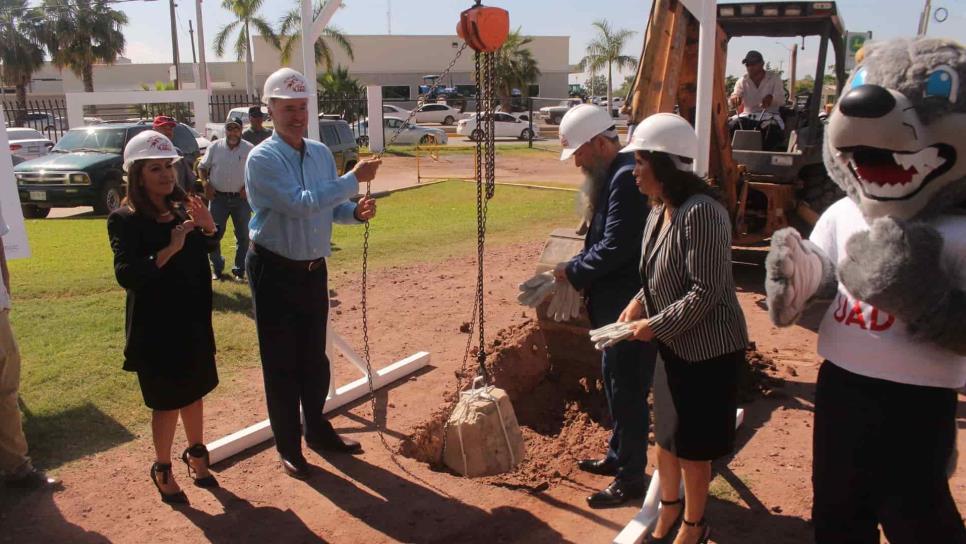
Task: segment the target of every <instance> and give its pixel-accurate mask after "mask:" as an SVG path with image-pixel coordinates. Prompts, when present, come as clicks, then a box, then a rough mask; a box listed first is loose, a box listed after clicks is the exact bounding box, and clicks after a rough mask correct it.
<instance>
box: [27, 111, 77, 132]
mask: <svg viewBox="0 0 966 544" xmlns="http://www.w3.org/2000/svg"><path fill="white" fill-rule="evenodd" d="M24 124H25V125H27V126H28V127H30V128H35V129H37V130H39V131H42V132H47V131H52V130H55V131H65V130H67V120H66V119H64V118H63V117H57V116H56V115H54V114H52V113H47V112H44V111H28V112H27V113H26V114H24Z"/></svg>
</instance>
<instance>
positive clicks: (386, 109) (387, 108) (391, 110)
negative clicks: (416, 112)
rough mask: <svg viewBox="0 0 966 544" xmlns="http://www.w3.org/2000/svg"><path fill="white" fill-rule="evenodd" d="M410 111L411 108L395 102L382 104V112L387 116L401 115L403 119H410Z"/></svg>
mask: <svg viewBox="0 0 966 544" xmlns="http://www.w3.org/2000/svg"><path fill="white" fill-rule="evenodd" d="M410 113H411V110H407V109H406V108H400V107H399V106H396V105H395V104H383V105H382V114H383V115H385V116H387V117H399V118H402V119H408V118H409V114H410Z"/></svg>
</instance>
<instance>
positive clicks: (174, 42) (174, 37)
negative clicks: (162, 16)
mask: <svg viewBox="0 0 966 544" xmlns="http://www.w3.org/2000/svg"><path fill="white" fill-rule="evenodd" d="M168 7H169V8H170V11H171V53H172V55H171V56H172V57H173V58H174V88H175V89H181V77H180V76H179V75H178V63H179V61H178V29H177V26H176V25H175V19H174V0H168Z"/></svg>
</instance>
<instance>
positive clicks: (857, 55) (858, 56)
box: [855, 45, 865, 64]
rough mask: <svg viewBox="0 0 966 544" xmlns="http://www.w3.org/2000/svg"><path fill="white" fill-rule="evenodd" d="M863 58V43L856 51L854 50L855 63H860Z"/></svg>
mask: <svg viewBox="0 0 966 544" xmlns="http://www.w3.org/2000/svg"><path fill="white" fill-rule="evenodd" d="M864 59H865V46H864V45H863V46H862V47H860V48H859V50H858V51H856V52H855V64H862V61H863V60H864Z"/></svg>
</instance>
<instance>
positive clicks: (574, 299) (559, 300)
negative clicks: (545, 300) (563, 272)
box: [547, 281, 583, 323]
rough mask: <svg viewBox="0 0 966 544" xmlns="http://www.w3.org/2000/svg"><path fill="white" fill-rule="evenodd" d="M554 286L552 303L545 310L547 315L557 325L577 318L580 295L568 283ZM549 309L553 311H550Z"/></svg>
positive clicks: (559, 282)
mask: <svg viewBox="0 0 966 544" xmlns="http://www.w3.org/2000/svg"><path fill="white" fill-rule="evenodd" d="M556 286H557V288H556V289H555V290H554V294H553V301H551V302H550V308H548V309H547V315H549V316H550V317H552V318H553V320H554V321H557V322H558V323H559V322H561V321H569V320H571V319H576V318H577V317H579V316H580V307H581V305H582V302H583V301H582V300H581V297H580V293H578V292H577V290H576V289H574V287H573V285H571V284H570V282H566V281H558V282H556ZM551 308H552V309H553V311H551Z"/></svg>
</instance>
